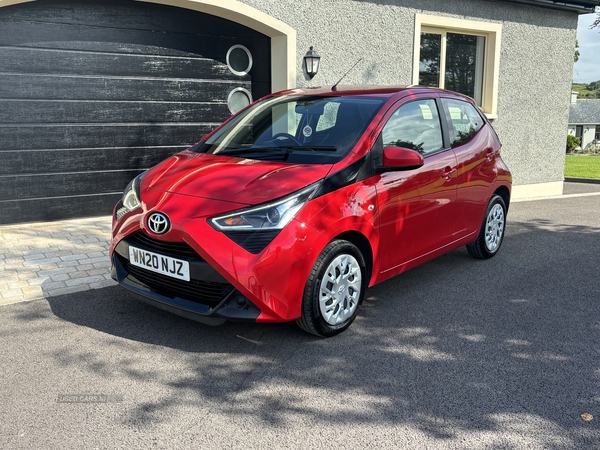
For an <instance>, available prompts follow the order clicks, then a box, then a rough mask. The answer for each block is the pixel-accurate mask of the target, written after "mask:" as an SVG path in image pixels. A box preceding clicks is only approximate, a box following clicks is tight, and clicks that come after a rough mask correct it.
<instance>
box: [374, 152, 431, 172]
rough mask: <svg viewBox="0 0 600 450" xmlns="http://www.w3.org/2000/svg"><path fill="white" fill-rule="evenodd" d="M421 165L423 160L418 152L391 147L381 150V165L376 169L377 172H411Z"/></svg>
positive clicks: (423, 162)
mask: <svg viewBox="0 0 600 450" xmlns="http://www.w3.org/2000/svg"><path fill="white" fill-rule="evenodd" d="M423 164H425V160H424V159H423V156H422V155H421V154H420V153H419V152H417V151H415V150H411V149H408V148H402V147H394V146H391V147H385V148H384V149H383V158H382V165H381V166H380V167H378V168H377V171H378V172H391V171H393V170H412V169H418V168H419V167H421V166H422V165H423Z"/></svg>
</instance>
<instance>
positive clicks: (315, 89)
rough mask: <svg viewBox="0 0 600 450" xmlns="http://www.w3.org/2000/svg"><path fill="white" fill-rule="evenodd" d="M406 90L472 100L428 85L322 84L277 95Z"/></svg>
mask: <svg viewBox="0 0 600 450" xmlns="http://www.w3.org/2000/svg"><path fill="white" fill-rule="evenodd" d="M401 92H404V93H405V94H426V93H435V94H437V95H441V96H444V97H455V98H462V99H464V100H468V101H470V102H472V101H473V100H472V99H471V98H470V97H467V96H465V95H463V94H459V93H457V92H452V91H446V90H444V89H440V88H435V87H428V86H337V87H336V88H335V89H332V86H320V87H310V88H297V89H289V90H285V91H280V92H278V93H276V94H275V95H314V96H323V97H329V96H357V95H360V96H373V97H383V98H391V97H394V96H396V94H399V93H401Z"/></svg>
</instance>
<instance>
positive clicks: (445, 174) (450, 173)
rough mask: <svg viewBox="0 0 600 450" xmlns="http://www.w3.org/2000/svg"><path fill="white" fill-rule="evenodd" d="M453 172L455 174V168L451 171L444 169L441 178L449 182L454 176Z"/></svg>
mask: <svg viewBox="0 0 600 450" xmlns="http://www.w3.org/2000/svg"><path fill="white" fill-rule="evenodd" d="M454 172H456V167H455V168H453V169H451V168H450V167H446V168H445V169H444V171H443V172H442V178H445V179H446V181H450V180H451V179H452V177H453V175H454Z"/></svg>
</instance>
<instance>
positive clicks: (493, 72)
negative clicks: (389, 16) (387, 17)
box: [413, 14, 502, 119]
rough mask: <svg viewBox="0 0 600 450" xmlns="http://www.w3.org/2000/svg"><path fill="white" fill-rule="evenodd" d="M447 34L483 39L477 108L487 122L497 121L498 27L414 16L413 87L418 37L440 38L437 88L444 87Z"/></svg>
mask: <svg viewBox="0 0 600 450" xmlns="http://www.w3.org/2000/svg"><path fill="white" fill-rule="evenodd" d="M448 32H450V33H452V32H454V33H460V34H470V35H474V36H484V37H485V50H484V53H485V55H484V62H483V85H482V89H481V104H480V105H479V106H480V107H481V109H482V110H483V112H484V113H485V115H486V116H487V117H488V118H489V119H495V118H497V117H498V115H497V111H498V79H499V73H500V70H499V67H500V41H501V38H502V24H498V23H491V22H477V21H474V20H465V19H455V18H452V17H438V16H429V15H426V14H416V16H415V43H414V60H413V84H415V85H417V84H419V65H420V62H421V33H432V34H440V35H441V36H442V46H441V51H440V85H439V87H441V88H443V87H444V78H445V68H446V44H445V41H446V39H445V38H446V34H447V33H448Z"/></svg>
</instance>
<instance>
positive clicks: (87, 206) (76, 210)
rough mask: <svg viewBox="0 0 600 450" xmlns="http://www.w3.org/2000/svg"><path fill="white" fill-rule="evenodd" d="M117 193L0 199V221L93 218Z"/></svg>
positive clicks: (110, 205) (109, 206) (107, 208)
mask: <svg viewBox="0 0 600 450" xmlns="http://www.w3.org/2000/svg"><path fill="white" fill-rule="evenodd" d="M120 198H121V194H96V195H81V196H70V197H55V198H41V199H27V200H19V201H6V200H0V223H18V222H38V221H51V220H62V219H65V218H68V217H94V216H99V215H104V214H107V213H106V211H112V208H113V207H114V205H115V204H116V203H117V202H118V201H119V199H120Z"/></svg>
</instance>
